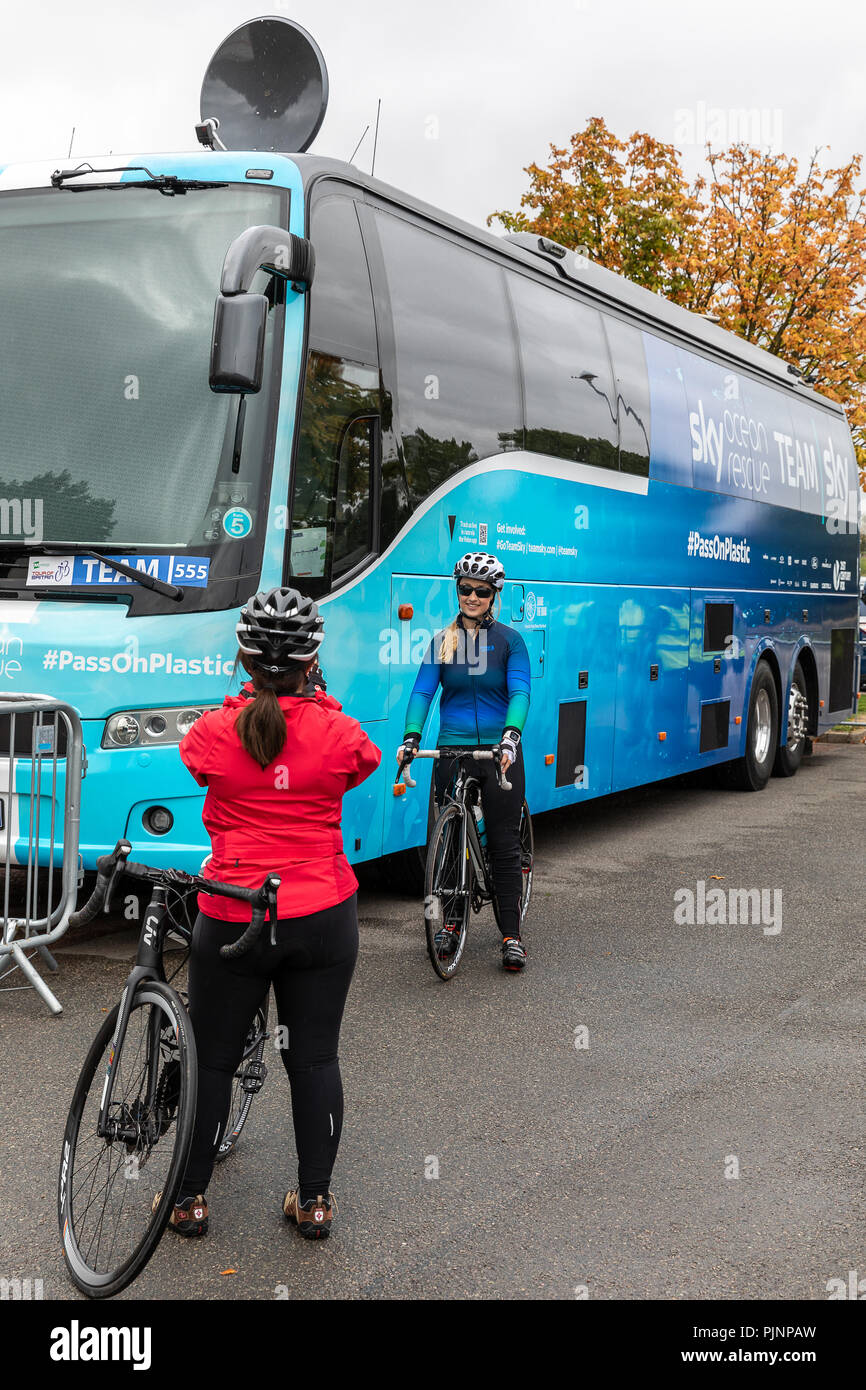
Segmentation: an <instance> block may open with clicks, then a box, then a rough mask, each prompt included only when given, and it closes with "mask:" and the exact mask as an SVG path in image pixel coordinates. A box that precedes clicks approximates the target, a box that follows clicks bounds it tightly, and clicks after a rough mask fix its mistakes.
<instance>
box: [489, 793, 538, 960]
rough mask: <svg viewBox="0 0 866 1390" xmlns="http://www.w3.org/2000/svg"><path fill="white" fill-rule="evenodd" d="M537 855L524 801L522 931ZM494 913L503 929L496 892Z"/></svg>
mask: <svg viewBox="0 0 866 1390" xmlns="http://www.w3.org/2000/svg"><path fill="white" fill-rule="evenodd" d="M534 855H535V839H534V837H533V834H532V817H531V816H530V814H529V806H528V805H527V803H526V801H524V803H523V805H522V807H521V808H520V876H521V883H520V931H521V933H522V932H523V924H524V922H525V921H526V914H527V912H528V911H529V899H530V898H531V897H532V864H533V858H534ZM493 915H494V917H495V918H496V925H497V926H498V927H499V928H500V929H501V927H502V923H501V921H500V920H499V907H498V905H497V902H496V894H495V893H494V894H493Z"/></svg>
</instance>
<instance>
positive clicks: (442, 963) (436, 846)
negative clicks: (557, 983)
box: [394, 745, 534, 980]
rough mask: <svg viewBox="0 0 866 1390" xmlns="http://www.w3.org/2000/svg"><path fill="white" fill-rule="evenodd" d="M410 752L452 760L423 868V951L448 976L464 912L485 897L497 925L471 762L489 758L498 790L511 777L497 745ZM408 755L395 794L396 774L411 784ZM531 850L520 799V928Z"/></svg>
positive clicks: (460, 947) (457, 955)
mask: <svg viewBox="0 0 866 1390" xmlns="http://www.w3.org/2000/svg"><path fill="white" fill-rule="evenodd" d="M414 756H415V757H416V758H440V757H445V758H448V759H449V760H451V759H453V760H454V770H453V774H452V776H451V778H450V780H449V784H448V787H447V789H446V791H445V796H444V798H443V802H442V808H441V810H440V812H439V816H438V818H437V820H436V822H435V824H434V826H433V830H432V833H431V835H430V840H429V843H428V846H427V860H426V867H425V872H424V924H425V931H426V936H427V954H428V955H429V957H430V962H431V964H432V966H433V969H434V970H435V971H436V974H437V975H438V976H439V978H440V979H441V980H450V979H453V977H454V975H455V974H456V972H457V968H458V966H459V965H460V962H461V960H462V959H463V952H464V949H465V946H466V932H467V927H468V924H469V914H470V912H480V911H481V909H482V907H483V906H484V904H485V903H491V904H492V906H493V912H494V915H495V917H496V921H497V924H498V925H499V926H500V927H501V925H502V924H501V919H500V914H499V905H498V903H497V901H496V893H495V891H494V888H493V876H492V873H491V869H490V856H489V852H488V848H487V838H486V835H485V832H484V821H483V814H482V808H481V784H480V782H479V781H478V778H477V777H475V776H473V773H472V767H471V764H472V762H473V761H474V762H487V761H493V763H494V767H495V769H496V777H497V780H498V782H499V785H500V786H501V787H502V789H503V791H511V783H510V782H509V781H508V780H507V779H506V777H505V774H504V773H503V771H502V766H501V760H502V752H501V750H500V748H499V747H498V745H497V746H496V747H495V748H492V749H491V748H441V749H440V748H420V749H418V751H417V752H416V753H415V755H414ZM411 761H412V760H411V759H405V758H404V759H402V760H401V762H400V770H399V772H398V774H397V776H398V782H397V783H396V784H395V788H394V790H395V794H399V793H398V791H397V789H398V787H399V786H400V783H399V778H400V777H401V776H405V780H406V785H407V786H410V787H413V786H415V783H414V782H413V780H412V778H411V777H410V776H409V772H408V767H409V763H410V762H411ZM533 852H534V841H533V836H532V818H531V816H530V814H529V807H528V805H527V803H526V801H525V800H524V802H523V805H522V807H521V810H520V869H521V904H520V927H521V931H522V928H523V923H524V921H525V919H526V914H527V912H528V910H529V900H530V897H531V896H532V861H533Z"/></svg>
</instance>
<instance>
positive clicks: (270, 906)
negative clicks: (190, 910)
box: [69, 840, 281, 960]
mask: <svg viewBox="0 0 866 1390" xmlns="http://www.w3.org/2000/svg"><path fill="white" fill-rule="evenodd" d="M131 852H132V845H131V844H130V843H129V841H128V840H118V842H117V844H116V845H115V846H114V849H113V850H112V851H111V854H103V855H101V856H100V858H99V859H97V861H96V869H97V873H96V885H95V887H94V889H93V892H92V893H91V895H90V897H89V898H88V899H87V902H86V903H85V904H84V906H83V907H82V908H79V909H78V911H77V912H73V913H72V916H71V917H70V918H69V925H70V926H71V927H79V926H83V925H84V924H85V923H87V922H92V921H93V919H94V917H96V916H97V915H98V914H99V912H100V910H101V908H102V907H103V906H105V909H106V911H108V908H109V907H110V905H111V900H112V897H113V895H114V889H115V886H116V884H117V882H118V880H119V879H120V878H121V877H122V876H123V875H124V874H128V875H129V876H130V878H139V879H144V880H145V882H147V883H151V884H154V885H156V886H159V885H161V886H162V887H165V888H177V889H179V888H185V889H186V890H187V891H189V892H192V891H193V890H195V891H197V892H199V893H212V894H213V895H214V897H217V898H234V899H235V900H236V901H238V902H244V903H249V904H250V907H251V908H252V918H251V920H250V922H249V925H248V926H247V928H246V930H245V931H244V932H243V934H242V935H241V936H240V937H239V938H238V940H237V941H232V942H230V944H229V945H228V946H221V947H220V955H221V956H223V957H224V958H225V959H226V960H232V959H234V957H235V956H240V955H243V954H244V952H245V951H248V950H249V949H250V947H251V946H252V945H253V944H254V942H255V941H256V940H257V939H258V937H259V934H260V933H261V930H262V927H263V926H264V923H265V917H266V916H267V915H268V913H269V912H270V917H271V922H272V923H275V922H276V920H277V889H278V888H279V886H280V882H281V880H280V878H279V875H278V874H268V876H267V877H266V879H265V880H264V882H263V884H262V885H261V887H260V888H241V887H240V886H239V885H237V884H234V883H222V882H220V880H219V879H215V878H202V877H201V875H200V874H187V873H184V872H183V870H182V869H153V868H151V867H150V866H149V865H148V864H136V863H134V862H133V861H131V860H130V859H129V858H128V856H129V854H130V853H131Z"/></svg>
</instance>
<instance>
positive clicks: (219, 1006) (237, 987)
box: [178, 894, 358, 1202]
mask: <svg viewBox="0 0 866 1390" xmlns="http://www.w3.org/2000/svg"><path fill="white" fill-rule="evenodd" d="M242 930H243V924H242V923H239V922H224V921H221V920H218V919H217V918H215V917H206V916H205V915H204V913H201V912H200V913H199V915H198V919H197V921H196V924H195V930H194V932H193V938H192V954H191V955H190V961H189V1011H190V1016H191V1018H192V1024H193V1031H194V1033H195V1044H196V1050H197V1052H198V1104H197V1106H196V1116H195V1131H194V1133H193V1141H192V1149H191V1150H190V1156H189V1161H188V1163H187V1167H186V1175H185V1177H184V1180H183V1182H182V1184H181V1188H180V1195H179V1198H178V1200H180V1201H186V1200H188V1199H189V1198H190V1197H196V1196H198V1194H199V1193H202V1194H203V1193H204V1192H205V1191H206V1189H207V1185H208V1183H209V1182H210V1179H211V1174H212V1173H213V1166H214V1160H215V1156H216V1153H217V1150H218V1148H219V1145H220V1141H221V1139H222V1132H223V1129H224V1127H225V1122H226V1119H227V1117H228V1108H229V1101H230V1099H231V1088H232V1080H233V1077H234V1074H235V1072H236V1071H237V1069H238V1067H239V1065H240V1062H241V1058H242V1057H243V1051H244V1041H245V1039H246V1036H247V1032H248V1030H249V1026H250V1024H251V1023H252V1021H253V1019H254V1018H255V1015H256V1010H257V1009H258V1007H259V1005H260V1004H262V1003H264V1000H265V998H266V997H267V993H268V988H269V986H270V985H271V984H273V987H274V995H275V996H276V1001H277V1020H278V1022H279V1023H280V1025H282V1030H281V1034H280V1035H277V1037H276V1041H277V1042H278V1043H279V1042H281V1041H283V1038H285V1037H286V1036H287V1046H285V1047H281V1048H280V1056H281V1057H282V1060H283V1066H284V1067H285V1069H286V1071H287V1073H288V1076H289V1084H290V1085H291V1089H292V1118H293V1120H294V1124H295V1143H296V1146H297V1151H298V1179H299V1184H300V1189H301V1193H300V1195H301V1201H302V1202H306V1201H308V1200H309V1198H311V1197H317V1196H318V1195H319V1193H322V1194H323V1195H327V1192H328V1184H329V1183H330V1181H331V1172H332V1169H333V1167H334V1160H335V1158H336V1156H337V1149H338V1148H339V1144H340V1132H341V1130H342V1126H343V1083H342V1080H341V1078H340V1063H339V1059H338V1057H337V1047H338V1045H339V1040H340V1024H341V1022H342V1019H343V1009H344V1007H345V1003H346V995H347V994H348V992H349V985H350V984H351V981H352V973H353V971H354V969H355V961H356V959H357V956H358V902H357V894H353V895H352V897H351V898H347V899H346V901H345V902H342V903H338V904H337V906H336V907H328V908H325V910H324V911H323V912H313V913H310V915H309V916H306V917H288V918H283V919H281V920H280V921H279V922H278V923H277V929H276V939H277V944H276V946H272V945H271V928H270V925H269V923H268V922H266V923H265V926H264V928H263V930H262V934H261V936H260V937H259V939H258V941H257V942H256V944H255V946H254V947H253V948H252V950H251V951H248V952H247V954H246V955H243V956H238V957H237V959H236V960H223V958H222V956H221V955H220V953H219V948H220V946H224V945H225V944H226V943H227V942H229V941H236V940H237V938H238V936H239V935H240V933H241V932H242ZM271 1045H272V1044H271ZM264 1060H265V1061H267V1054H266V1055H265V1058H264Z"/></svg>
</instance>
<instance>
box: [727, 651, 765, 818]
mask: <svg viewBox="0 0 866 1390" xmlns="http://www.w3.org/2000/svg"><path fill="white" fill-rule="evenodd" d="M778 739H779V701H778V698H777V696H776V684H775V681H774V680H773V677H772V675H771V674H770V670H769V667H768V666H767V663H766V662H765V661H762V662H761V663H760V664H759V665H758V668H757V670H756V671H755V675H754V679H753V681H752V692H751V695H750V696H749V720H748V724H747V726H746V755H745V757H743V758H737V759H736V760H735V761H734V762H732V763H723V764H722V766H721V767H720V768H719V774H720V777H719V780H720V781H721V783H722V786H725V787H730V788H732V789H733V790H734V791H742V792H760V791H763V789H764V787H765V786H766V785H767V783H768V782H769V780H770V774H771V772H772V771H773V761H774V759H775V756H776V745H777V743H778Z"/></svg>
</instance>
